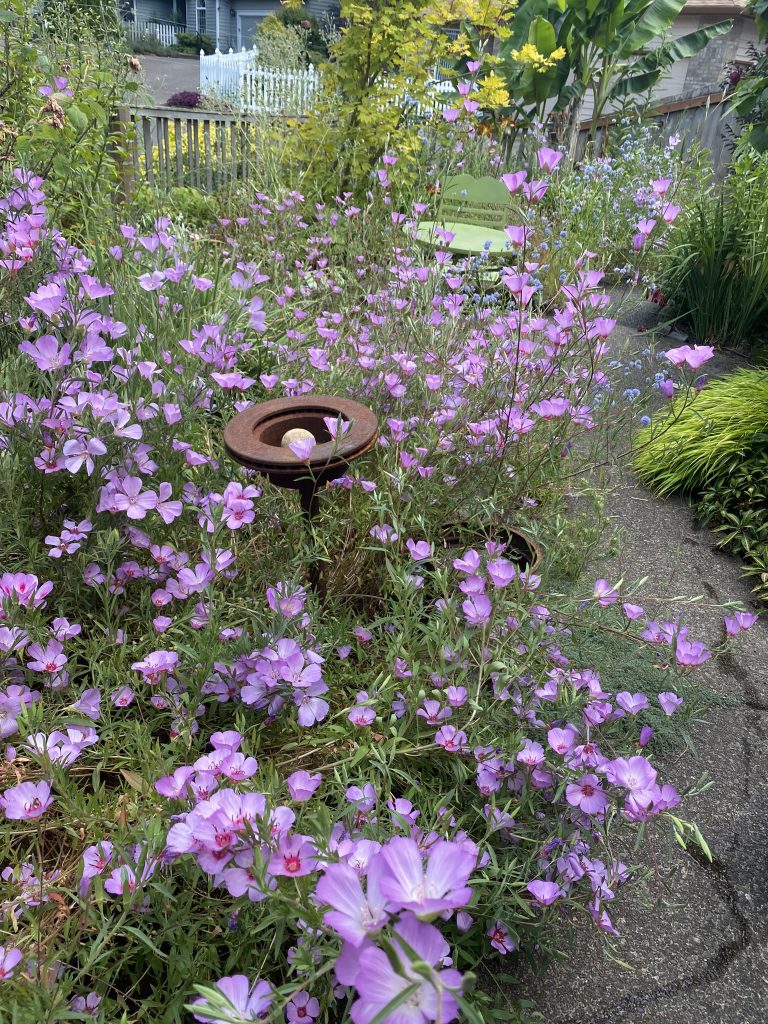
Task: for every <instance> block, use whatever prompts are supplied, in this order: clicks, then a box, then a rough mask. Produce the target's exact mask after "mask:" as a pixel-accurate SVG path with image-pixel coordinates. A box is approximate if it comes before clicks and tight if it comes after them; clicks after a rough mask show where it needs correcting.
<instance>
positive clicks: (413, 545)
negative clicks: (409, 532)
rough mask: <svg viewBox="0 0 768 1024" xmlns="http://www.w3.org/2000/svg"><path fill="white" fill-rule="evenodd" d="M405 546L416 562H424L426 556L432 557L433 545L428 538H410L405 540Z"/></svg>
mask: <svg viewBox="0 0 768 1024" xmlns="http://www.w3.org/2000/svg"><path fill="white" fill-rule="evenodd" d="M405 546H406V547H407V548H408V551H409V552H410V555H411V558H412V559H413V560H414V562H423V561H424V559H425V558H430V557H431V555H432V545H431V544H430V543H429V541H427V540H419V541H415V540H411V539H410V538H409V539H408V540H407V541H406V542H405Z"/></svg>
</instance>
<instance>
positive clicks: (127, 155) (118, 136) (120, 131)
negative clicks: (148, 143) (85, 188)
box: [110, 107, 136, 203]
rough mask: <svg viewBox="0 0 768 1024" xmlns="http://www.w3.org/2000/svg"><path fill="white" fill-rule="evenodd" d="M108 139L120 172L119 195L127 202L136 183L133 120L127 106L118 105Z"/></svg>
mask: <svg viewBox="0 0 768 1024" xmlns="http://www.w3.org/2000/svg"><path fill="white" fill-rule="evenodd" d="M110 140H111V146H112V151H113V154H114V159H115V163H116V164H117V167H118V172H119V174H120V189H119V193H118V194H119V197H120V200H121V201H122V202H124V203H127V202H128V201H129V200H130V198H131V196H132V195H133V190H134V188H135V185H136V180H135V176H134V160H133V147H134V145H135V141H134V133H133V121H132V120H131V111H130V110H129V108H128V107H118V108H117V110H116V111H115V114H114V117H113V118H112V121H111V123H110Z"/></svg>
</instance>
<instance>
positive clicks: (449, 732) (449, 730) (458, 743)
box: [435, 725, 467, 754]
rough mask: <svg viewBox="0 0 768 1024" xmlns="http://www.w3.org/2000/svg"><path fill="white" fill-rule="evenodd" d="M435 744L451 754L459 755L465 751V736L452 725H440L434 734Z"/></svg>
mask: <svg viewBox="0 0 768 1024" xmlns="http://www.w3.org/2000/svg"><path fill="white" fill-rule="evenodd" d="M435 743H437V744H438V746H440V747H442V748H443V750H447V751H449V753H452V754H461V753H463V752H464V751H465V750H466V749H467V734H466V733H465V732H464V731H463V730H462V729H457V728H456V727H455V726H453V725H442V726H441V727H440V728H439V729H438V730H437V732H436V733H435Z"/></svg>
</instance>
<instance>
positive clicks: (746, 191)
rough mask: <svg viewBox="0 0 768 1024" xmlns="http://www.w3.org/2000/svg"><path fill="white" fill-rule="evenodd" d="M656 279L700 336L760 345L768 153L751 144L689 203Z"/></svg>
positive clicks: (766, 326) (767, 269)
mask: <svg viewBox="0 0 768 1024" xmlns="http://www.w3.org/2000/svg"><path fill="white" fill-rule="evenodd" d="M659 284H660V286H661V290H662V292H663V295H664V298H665V299H666V300H667V302H668V303H669V305H670V307H671V309H672V311H673V312H674V313H675V315H676V316H677V317H678V318H680V319H683V320H685V321H686V322H687V323H689V324H690V326H691V329H692V331H693V333H694V334H695V335H696V337H697V338H699V339H700V340H701V341H706V342H712V341H714V342H718V343H720V344H726V345H739V346H743V347H745V348H747V349H748V350H752V351H756V352H758V353H759V352H760V350H761V349H762V348H763V347H764V345H765V344H766V341H767V340H768V155H766V154H763V155H762V156H756V155H755V153H754V151H753V150H751V149H748V148H747V149H746V150H745V151H744V152H742V154H741V155H740V156H739V157H738V158H737V159H736V161H735V163H734V165H733V167H732V168H731V171H730V173H729V175H728V177H727V178H726V179H725V181H724V182H723V183H722V184H721V185H719V186H718V187H717V188H716V189H714V190H713V191H711V192H710V193H708V194H706V193H705V194H704V195H703V196H702V198H701V199H699V200H698V201H697V202H694V203H692V204H691V205H690V207H689V208H688V209H687V210H686V212H685V215H684V217H683V218H682V220H681V223H680V225H679V226H678V229H677V231H676V233H675V236H674V238H673V239H672V240H671V242H670V245H669V246H668V247H667V249H666V250H665V252H664V258H663V262H662V265H661V268H660V271H659Z"/></svg>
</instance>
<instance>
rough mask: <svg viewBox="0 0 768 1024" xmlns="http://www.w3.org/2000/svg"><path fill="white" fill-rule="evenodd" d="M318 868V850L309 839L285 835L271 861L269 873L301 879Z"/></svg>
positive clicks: (307, 837)
mask: <svg viewBox="0 0 768 1024" xmlns="http://www.w3.org/2000/svg"><path fill="white" fill-rule="evenodd" d="M317 868H318V855H317V849H316V847H315V845H314V843H313V842H312V840H311V839H310V838H309V836H302V835H283V836H281V837H280V843H279V844H278V848H277V851H276V852H275V853H273V854H272V857H271V858H270V861H269V873H270V874H272V875H285V876H287V877H288V878H300V877H301V876H302V875H309V874H311V873H312V872H313V871H317Z"/></svg>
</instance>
